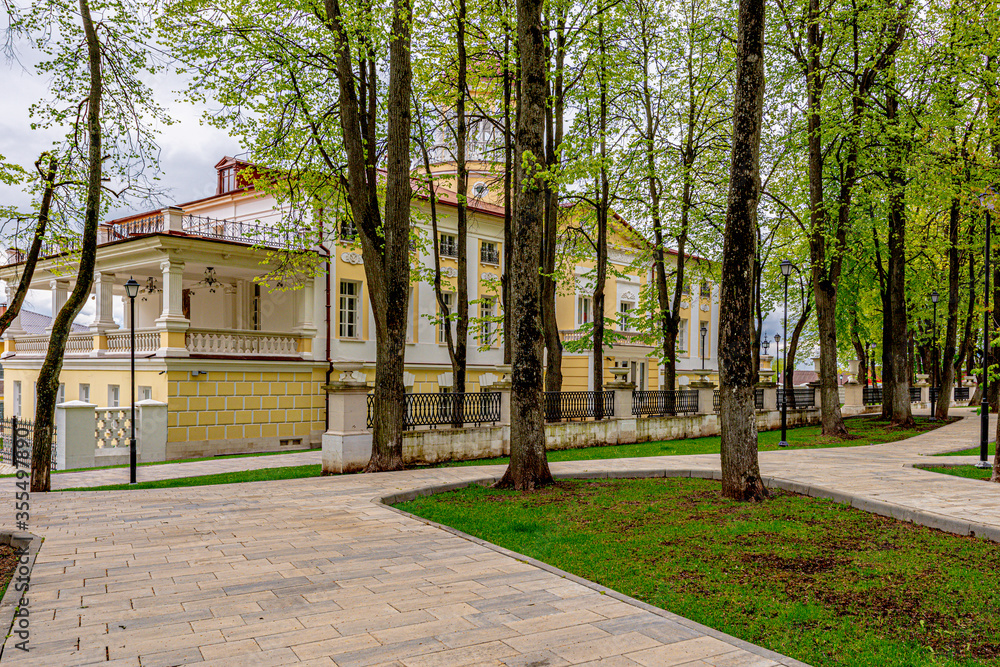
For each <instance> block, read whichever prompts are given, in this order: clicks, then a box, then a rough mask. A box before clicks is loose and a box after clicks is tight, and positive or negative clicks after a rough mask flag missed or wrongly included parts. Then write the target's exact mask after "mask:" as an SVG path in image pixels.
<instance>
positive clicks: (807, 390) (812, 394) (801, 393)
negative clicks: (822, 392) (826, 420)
mask: <svg viewBox="0 0 1000 667" xmlns="http://www.w3.org/2000/svg"><path fill="white" fill-rule="evenodd" d="M784 400H785V390H784V389H778V409H781V406H782V403H783V401H784ZM788 407H790V408H814V407H816V390H815V389H813V388H812V387H792V390H791V391H789V392H788Z"/></svg>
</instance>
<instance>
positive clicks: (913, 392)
mask: <svg viewBox="0 0 1000 667" xmlns="http://www.w3.org/2000/svg"><path fill="white" fill-rule="evenodd" d="M919 402H920V387H910V403H919Z"/></svg>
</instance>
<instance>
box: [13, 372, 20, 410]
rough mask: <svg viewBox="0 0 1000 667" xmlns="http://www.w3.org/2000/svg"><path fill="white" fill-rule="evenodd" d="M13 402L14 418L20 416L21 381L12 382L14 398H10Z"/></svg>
mask: <svg viewBox="0 0 1000 667" xmlns="http://www.w3.org/2000/svg"><path fill="white" fill-rule="evenodd" d="M12 398H13V401H14V406H13V407H14V416H15V417H20V416H21V381H20V380H14V396H13V397H12Z"/></svg>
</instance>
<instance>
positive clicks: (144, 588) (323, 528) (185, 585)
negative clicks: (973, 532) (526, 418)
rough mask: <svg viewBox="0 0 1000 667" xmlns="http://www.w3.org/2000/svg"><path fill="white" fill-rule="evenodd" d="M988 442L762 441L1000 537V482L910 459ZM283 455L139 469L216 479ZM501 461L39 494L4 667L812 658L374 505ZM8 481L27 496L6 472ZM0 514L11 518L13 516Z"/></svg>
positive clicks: (818, 475) (579, 469)
mask: <svg viewBox="0 0 1000 667" xmlns="http://www.w3.org/2000/svg"><path fill="white" fill-rule="evenodd" d="M964 414H966V415H968V413H967V412H966V413H964ZM976 437H978V426H977V423H976V422H975V421H974V420H973V419H971V418H966V419H964V420H963V421H960V422H958V423H956V424H952V425H949V426H946V427H943V428H942V429H939V430H937V431H935V432H933V433H930V434H925V435H922V436H919V437H917V438H913V439H911V440H907V441H901V442H898V443H893V444H889V445H874V446H870V447H858V448H838V449H826V450H791V451H781V452H764V453H762V455H761V467H762V471H763V473H764V474H765V475H766V476H768V477H770V478H773V479H774V480H775V481H776V482H780V483H782V484H785V485H789V484H802V485H810V486H811V488H812V489H813V490H818V491H821V492H822V493H818V494H819V495H822V494H823V493H827V494H830V493H840V494H844V497H843V498H842V499H844V500H852V498H850V497H848V496H850V495H853V496H854V498H853V499H854V500H856V499H860V500H862V501H867V502H875V503H881V505H879V507H882V508H883V509H884V508H885V507H895V508H897V509H898V510H899V511H900V512H904V510H905V511H906V512H921V513H925V514H926V515H927V516H932V517H935V516H936V517H941V518H942V519H943V520H948V521H953V522H958V525H959V526H960V525H966V526H971V525H976V526H979V525H992V526H996V527H997V528H998V529H1000V512H998V511H997V510H998V509H1000V488H996V487H994V485H990V484H985V483H983V482H977V481H973V480H965V479H961V478H956V477H950V476H938V475H935V474H934V473H929V472H925V471H920V470H915V469H912V468H910V467H908V466H910V465H912V464H913V463H916V462H920V461H921V459H923V462H925V463H926V462H927V460H926V458H924V456H925V455H927V454H931V453H935V452H938V451H949V450H957V449H961V448H963V447H968V446H970V445H971V444H974V442H975V438H976ZM287 456H293V457H307V456H310V454H290V455H287ZM281 458H283V457H277V456H274V457H257V458H254V459H223V460H214V461H209V462H205V463H187V464H176V466H173V465H164V466H150V467H149V468H144V469H143V472H146V471H147V470H148V471H150V473H151V474H153V473H154V472H155V474H156V475H169V474H170V471H171V470H176V471H183V472H180V473H177V474H176V476H180V475H191V474H208V473H213V472H222V471H223V470H220V469H219V466H222V467H228V466H240V467H232V468H229V469H232V470H238V469H245V468H242V467H241V466H244V465H246V464H247V462H250V463H251V465H254V466H257V465H262V464H263V463H264V462H265V460H267V459H271V460H272V461H274V460H279V459H281ZM298 464H299V463H295V465H298ZM199 466H212V468H211V469H207V470H206V472H202V471H203V470H205V469H204V468H199ZM154 469H155V470H154ZM552 469H553V471H554V472H555V473H556V474H557V475H559V476H606V475H620V476H628V475H664V474H670V473H682V474H695V475H703V476H711V475H712V474H713V472H714V471H717V470H718V456H711V455H703V456H686V457H657V458H643V459H617V460H606V461H577V462H565V463H555V464H553V465H552ZM104 472H108V471H101V473H102V474H103V473H104ZM502 472H503V468H502V467H500V466H490V467H459V468H437V469H425V470H411V471H406V472H401V473H383V474H376V475H344V476H336V477H323V478H309V479H299V480H286V481H276V482H255V483H249V484H235V485H222V486H206V487H190V488H178V489H156V490H136V491H120V492H97V493H95V492H67V493H53V494H46V495H39V494H35V495H33V496H32V499H31V502H32V530H33V532H35V533H37V534H39V535H41V536H42V537H43V538H44V539H45V541H44V543H43V545H42V548H41V550H40V551H39V554H38V558H37V561H36V564H35V568H34V571H33V575H32V590H31V596H30V597H31V606H30V612H31V614H30V618H31V625H30V630H31V646H32V650H31V652H30V653H27V654H25V653H23V652H20V651H17V650H14V649H13V648H12V647H11V646H10V645H9V642H8V647H7V648H6V650H5V652H4V655H3V664H4V665H7V664H8V663H9V664H12V665H25V666H34V665H45V666H47V667H48V666H67V667H69V666H73V665H92V664H93V665H96V664H102V665H113V666H121V667H125V666H129V667H136V666H142V667H154V666H166V665H188V664H197V665H202V667H206V666H208V665H240V666H244V665H245V666H248V667H251V666H255V665H256V666H263V665H285V664H298V665H328V666H329V665H342V666H346V665H383V666H388V665H394V666H396V667H418V666H432V665H441V666H451V665H454V666H459V665H535V666H541V665H549V666H552V667H557V666H559V665H607V666H617V665H628V666H634V665H651V666H657V667H659V666H665V667H667V666H670V665H686V666H688V667H771V666H774V665H798V664H801V663H797V662H795V661H793V660H791V659H788V658H784V657H782V656H780V655H776V654H773V653H770V652H768V651H765V650H763V649H760V648H758V647H754V646H752V645H749V644H747V643H745V642H741V641H739V640H736V639H733V638H731V637H727V636H725V635H722V634H721V633H718V632H715V631H713V630H710V629H708V628H704V627H701V626H698V625H697V624H695V623H692V622H691V621H688V620H686V619H683V618H681V617H678V616H676V615H674V614H670V613H669V612H662V611H659V610H654V609H652V608H649V607H648V606H646V605H643V604H642V603H639V602H637V601H634V600H631V599H629V598H625V597H624V596H620V595H617V594H612V593H610V592H608V591H607V590H606V589H601V587H599V586H595V585H593V584H589V583H587V582H582V581H580V580H578V579H576V578H575V577H571V576H566V575H565V574H564V573H560V572H559V571H556V570H554V569H553V568H550V567H547V566H544V565H542V564H539V563H535V562H533V561H531V560H530V559H527V560H526V559H524V558H519V557H517V556H516V555H515V554H511V553H509V552H506V551H504V550H502V549H497V548H495V547H492V546H490V545H486V544H483V543H481V542H479V541H477V540H469V539H465V538H464V537H462V536H460V535H458V534H455V533H454V532H451V531H447V530H444V529H442V528H439V527H436V526H433V525H430V524H428V523H426V522H423V521H420V520H416V519H413V518H411V517H408V516H405V515H403V514H401V513H399V512H396V511H395V510H393V509H391V508H389V507H386V506H384V505H381V504H379V503H378V502H376V501H377V499H379V498H382V497H386V496H398V495H405V494H407V493H412V492H413V491H415V490H418V489H423V488H428V487H435V486H441V485H449V484H454V485H460V484H464V483H468V482H470V481H475V480H484V479H491V478H495V477H496V476H498V475H500V474H502ZM119 473H120V471H119ZM84 476H89V477H84ZM62 478H66V481H65V482H63V481H62ZM143 478H144V477H143ZM53 479H59V480H60V484H65V486H82V485H83V484H82V483H81V481H86V480H94V483H96V484H105V483H107V481H106V480H104V479H100V480H97V479H96V476H94V475H91V473H89V472H84V473H67V474H64V475H57V476H55V477H54V478H53ZM3 482H4V486H2V487H0V488H2V489H3V492H6V493H9V494H11V495H10V496H9V497H11V498H12V499H13V493H12V489H10V488H9V487H10V484H11V482H10V480H3ZM803 488H804V487H803ZM7 514H12V510H11V512H9V513H7ZM6 522H9V517H8V516H5V517H4V518H3V519H2V520H0V523H6ZM959 530H960V527H959Z"/></svg>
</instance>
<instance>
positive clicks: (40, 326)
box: [4, 306, 87, 335]
mask: <svg viewBox="0 0 1000 667" xmlns="http://www.w3.org/2000/svg"><path fill="white" fill-rule="evenodd" d="M4 308H5V309H6V306H4ZM50 326H52V318H51V317H49V316H48V315H42V314H41V313H36V312H35V311H33V310H28V309H27V308H22V309H21V328H22V329H24V330H25V331H27V332H28V333H29V334H33V335H41V334H44V333H45V330H46V329H48V328H49V327H50ZM70 331H72V332H74V333H78V332H83V331H87V327H85V326H83V325H82V324H75V323H74V324H73V325H72V326H71V327H70Z"/></svg>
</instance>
